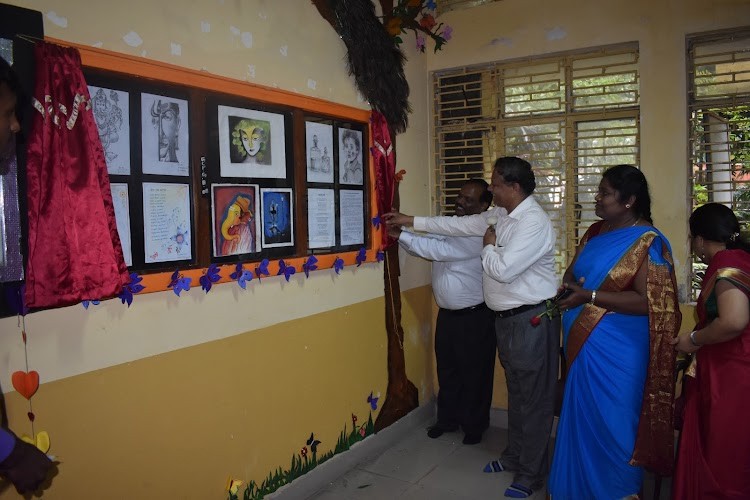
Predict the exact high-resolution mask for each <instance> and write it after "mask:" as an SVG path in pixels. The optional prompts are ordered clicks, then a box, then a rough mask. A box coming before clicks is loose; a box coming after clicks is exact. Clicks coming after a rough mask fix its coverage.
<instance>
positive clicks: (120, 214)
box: [109, 182, 133, 267]
mask: <svg viewBox="0 0 750 500" xmlns="http://www.w3.org/2000/svg"><path fill="white" fill-rule="evenodd" d="M109 187H110V190H111V191H112V204H113V205H114V207H115V222H116V223H117V234H118V235H119V236H120V244H121V245H122V255H123V257H124V258H125V264H126V265H127V266H128V267H130V266H132V265H133V250H132V244H131V241H132V239H131V237H130V196H129V193H128V185H127V184H125V183H123V182H112V183H110V185H109Z"/></svg>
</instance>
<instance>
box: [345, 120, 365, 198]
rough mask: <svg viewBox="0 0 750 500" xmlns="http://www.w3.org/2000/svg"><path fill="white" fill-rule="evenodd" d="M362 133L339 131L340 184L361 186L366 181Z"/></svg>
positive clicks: (346, 129) (357, 131) (348, 130)
mask: <svg viewBox="0 0 750 500" xmlns="http://www.w3.org/2000/svg"><path fill="white" fill-rule="evenodd" d="M362 165H363V163H362V132H360V131H359V130H351V129H348V128H340V129H339V183H340V184H354V185H357V186H361V185H362V183H363V181H364V169H363V166H362Z"/></svg>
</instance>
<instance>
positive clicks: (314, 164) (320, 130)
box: [305, 122, 333, 184]
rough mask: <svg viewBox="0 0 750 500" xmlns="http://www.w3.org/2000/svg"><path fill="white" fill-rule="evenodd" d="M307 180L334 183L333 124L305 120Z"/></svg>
mask: <svg viewBox="0 0 750 500" xmlns="http://www.w3.org/2000/svg"><path fill="white" fill-rule="evenodd" d="M305 145H306V146H305V154H306V162H305V163H306V165H307V182H325V183H329V184H332V183H333V126H331V125H326V124H325V123H316V122H305Z"/></svg>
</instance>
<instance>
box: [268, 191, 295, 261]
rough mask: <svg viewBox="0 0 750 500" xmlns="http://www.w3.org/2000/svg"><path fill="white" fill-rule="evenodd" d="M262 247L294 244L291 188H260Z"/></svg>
mask: <svg viewBox="0 0 750 500" xmlns="http://www.w3.org/2000/svg"><path fill="white" fill-rule="evenodd" d="M260 201H261V210H262V211H263V212H262V215H263V220H262V227H263V231H262V239H261V240H262V246H263V248H274V247H290V246H294V211H293V210H292V209H293V207H292V203H293V202H294V197H293V195H292V189H291V188H263V189H261V190H260Z"/></svg>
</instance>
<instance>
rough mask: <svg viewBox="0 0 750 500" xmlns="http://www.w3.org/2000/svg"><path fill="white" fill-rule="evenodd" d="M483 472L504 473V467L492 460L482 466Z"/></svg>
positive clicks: (499, 462)
mask: <svg viewBox="0 0 750 500" xmlns="http://www.w3.org/2000/svg"><path fill="white" fill-rule="evenodd" d="M483 470H484V472H505V466H504V465H503V463H502V462H501V461H500V460H499V459H498V460H493V461H491V462H489V463H488V464H487V465H485V466H484V469H483Z"/></svg>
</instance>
